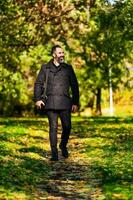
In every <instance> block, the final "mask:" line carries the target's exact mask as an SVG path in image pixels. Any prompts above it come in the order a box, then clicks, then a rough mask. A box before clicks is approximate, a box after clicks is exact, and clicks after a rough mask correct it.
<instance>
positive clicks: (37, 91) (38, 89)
mask: <svg viewBox="0 0 133 200" xmlns="http://www.w3.org/2000/svg"><path fill="white" fill-rule="evenodd" d="M44 68H45V65H42V67H41V69H40V71H39V74H38V76H37V78H36V81H35V84H34V101H35V102H36V101H39V100H41V95H42V94H43V91H44V81H45V72H44Z"/></svg>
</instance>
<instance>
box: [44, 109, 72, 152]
mask: <svg viewBox="0 0 133 200" xmlns="http://www.w3.org/2000/svg"><path fill="white" fill-rule="evenodd" d="M47 116H48V120H49V138H50V146H51V151H52V152H54V151H57V130H58V117H60V119H61V124H62V135H61V144H62V145H63V146H66V145H67V143H68V139H69V135H70V131H71V110H48V111H47Z"/></svg>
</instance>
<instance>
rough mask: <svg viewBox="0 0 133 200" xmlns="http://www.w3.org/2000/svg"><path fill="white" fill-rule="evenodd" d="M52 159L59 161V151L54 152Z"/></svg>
mask: <svg viewBox="0 0 133 200" xmlns="http://www.w3.org/2000/svg"><path fill="white" fill-rule="evenodd" d="M50 160H51V161H58V160H59V159H58V153H52V157H51V159H50Z"/></svg>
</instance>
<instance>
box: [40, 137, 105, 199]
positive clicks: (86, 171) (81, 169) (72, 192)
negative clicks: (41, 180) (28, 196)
mask: <svg viewBox="0 0 133 200" xmlns="http://www.w3.org/2000/svg"><path fill="white" fill-rule="evenodd" d="M83 143H84V141H83V139H79V138H73V137H72V138H71V139H70V142H69V152H70V156H69V158H68V159H64V158H63V157H62V155H61V153H60V152H59V161H58V162H50V161H48V162H49V165H50V167H51V171H50V173H49V180H48V183H47V184H46V183H45V184H41V185H38V192H39V196H38V197H37V199H48V200H69V199H70V200H82V199H83V200H98V199H100V200H102V199H105V198H104V196H103V195H102V191H101V188H100V180H99V179H96V178H95V176H94V175H93V172H92V170H91V167H90V163H89V161H88V159H87V157H86V155H85V154H83V153H80V151H81V148H82V147H83ZM44 191H45V192H47V197H44ZM45 194H46V193H45Z"/></svg>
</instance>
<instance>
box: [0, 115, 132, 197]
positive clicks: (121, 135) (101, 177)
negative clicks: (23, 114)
mask: <svg viewBox="0 0 133 200" xmlns="http://www.w3.org/2000/svg"><path fill="white" fill-rule="evenodd" d="M72 122H73V123H72V124H73V129H72V134H71V137H70V141H69V151H70V157H69V158H68V159H66V160H65V159H63V158H62V156H61V154H60V152H59V157H60V160H59V161H58V162H50V161H49V158H50V147H49V140H48V121H47V119H46V118H40V119H39V118H1V119H0V200H17V199H18V200H38V199H51V200H52V199H57V200H58V199H89V198H91V199H92V200H93V199H94V200H102V199H106V200H111V199H113V200H117V199H118V200H133V117H132V116H129V117H73V118H72ZM60 133H61V127H60V124H59V134H58V138H59V140H60V136H61V134H60Z"/></svg>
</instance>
